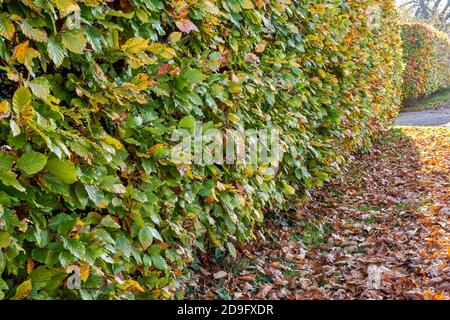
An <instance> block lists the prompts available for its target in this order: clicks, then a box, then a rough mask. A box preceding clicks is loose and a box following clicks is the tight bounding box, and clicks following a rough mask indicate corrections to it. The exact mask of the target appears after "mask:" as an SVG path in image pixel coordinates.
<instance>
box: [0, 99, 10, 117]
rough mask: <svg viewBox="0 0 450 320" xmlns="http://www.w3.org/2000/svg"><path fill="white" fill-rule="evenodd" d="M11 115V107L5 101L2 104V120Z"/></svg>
mask: <svg viewBox="0 0 450 320" xmlns="http://www.w3.org/2000/svg"><path fill="white" fill-rule="evenodd" d="M10 113H11V106H10V104H9V102H8V101H6V100H3V101H2V102H0V119H2V118H6V117H8V116H9V114H10Z"/></svg>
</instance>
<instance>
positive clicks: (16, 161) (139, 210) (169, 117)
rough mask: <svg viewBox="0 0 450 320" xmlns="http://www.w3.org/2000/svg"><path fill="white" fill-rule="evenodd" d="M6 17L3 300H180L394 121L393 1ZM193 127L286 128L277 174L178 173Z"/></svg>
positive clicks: (132, 1) (241, 169) (123, 6)
mask: <svg viewBox="0 0 450 320" xmlns="http://www.w3.org/2000/svg"><path fill="white" fill-rule="evenodd" d="M0 3H1V6H2V13H1V15H0V56H1V62H2V64H1V65H2V66H1V67H0V69H1V71H0V75H1V77H2V86H3V89H2V95H3V97H2V99H0V101H1V102H0V274H1V278H0V295H1V296H2V297H4V298H15V299H22V298H28V299H47V298H61V297H65V298H84V299H92V298H97V299H100V298H101V299H113V298H122V299H134V298H137V299H149V298H171V297H174V296H176V297H180V296H182V294H183V291H184V285H183V283H184V279H185V278H186V277H187V276H188V273H189V272H188V270H189V268H187V266H188V265H189V264H191V263H194V264H195V263H196V261H197V260H196V253H197V252H198V251H199V250H207V249H208V248H219V249H223V250H226V251H229V252H230V254H232V255H234V254H235V247H234V245H233V243H236V242H240V241H244V240H247V239H250V238H252V237H253V229H254V226H255V225H257V224H258V223H260V222H261V221H262V220H263V216H264V214H265V213H266V212H267V210H276V209H283V210H289V209H290V208H293V207H294V206H295V204H296V203H298V202H300V201H302V200H303V199H304V198H305V197H306V196H307V195H308V194H309V190H311V189H312V188H313V187H315V186H317V185H320V184H321V183H322V182H323V181H325V180H326V179H327V178H328V177H329V175H330V174H332V173H335V172H336V171H337V170H338V168H339V166H340V164H341V163H343V162H344V161H345V159H346V158H347V156H348V155H349V153H350V152H352V151H354V150H357V149H360V148H364V147H368V146H370V142H371V140H372V139H373V138H374V137H376V136H378V135H379V134H380V133H381V132H383V131H384V130H385V129H387V128H388V127H389V126H390V124H391V122H392V120H393V118H394V117H395V116H396V114H397V112H398V106H399V103H400V84H401V72H402V70H401V61H400V59H401V58H400V37H399V33H398V30H397V23H396V13H395V7H394V4H393V1H391V0H386V1H375V0H365V1H361V0H358V1H356V0H355V1H345V2H344V1H337V0H320V1H317V0H315V1H309V0H305V1H291V0H282V1H280V0H273V1H269V0H224V1H214V0H209V1H203V0H189V1H186V2H185V1H172V2H171V1H161V0H121V1H105V0H85V1H74V0H50V1H25V0H24V1H8V0H3V1H0ZM372 6H380V8H381V12H380V14H381V24H380V25H377V24H376V22H377V19H372V18H371V17H373V15H372V16H371V15H369V14H368V12H369V11H371V10H372V9H373V7H372ZM193 120H198V121H203V123H207V124H208V126H210V127H215V128H245V129H249V128H269V129H270V128H275V129H278V130H279V131H280V132H281V138H282V140H283V148H284V151H285V154H284V158H283V161H282V163H281V164H280V167H279V171H278V173H277V175H276V176H275V177H274V176H267V175H262V174H261V171H260V170H259V168H261V167H264V165H265V164H264V163H261V164H260V165H261V167H259V168H256V167H252V166H250V165H248V166H244V165H237V166H235V165H209V166H200V165H190V166H187V167H182V168H180V167H177V165H176V164H174V163H173V162H171V158H170V157H169V153H170V150H171V148H172V147H173V145H174V143H173V142H172V141H171V140H170V136H171V134H172V132H173V131H174V130H175V129H176V128H177V127H189V126H190V125H191V124H192V121H193ZM186 124H189V126H187V125H186ZM74 267H77V268H79V270H80V276H81V289H77V288H75V289H68V287H67V281H66V280H67V279H68V272H70V270H73V269H74ZM72 279H73V278H72Z"/></svg>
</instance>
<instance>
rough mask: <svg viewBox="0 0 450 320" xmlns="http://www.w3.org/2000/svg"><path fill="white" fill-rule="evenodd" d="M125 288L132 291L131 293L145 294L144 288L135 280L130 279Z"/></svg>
mask: <svg viewBox="0 0 450 320" xmlns="http://www.w3.org/2000/svg"><path fill="white" fill-rule="evenodd" d="M124 283H125V286H126V287H125V288H126V290H130V291H139V292H144V291H145V290H144V288H142V286H141V285H140V284H139V283H138V282H137V281H135V280H133V279H129V280H125V281H124Z"/></svg>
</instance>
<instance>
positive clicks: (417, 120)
mask: <svg viewBox="0 0 450 320" xmlns="http://www.w3.org/2000/svg"><path fill="white" fill-rule="evenodd" d="M395 124H396V125H399V126H439V127H450V107H445V108H442V109H435V110H423V111H408V112H401V113H400V115H399V116H398V119H397V121H396V122H395Z"/></svg>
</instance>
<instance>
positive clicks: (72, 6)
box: [52, 0, 80, 17]
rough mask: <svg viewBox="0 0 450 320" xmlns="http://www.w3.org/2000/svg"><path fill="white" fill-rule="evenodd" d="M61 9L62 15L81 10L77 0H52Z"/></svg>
mask: <svg viewBox="0 0 450 320" xmlns="http://www.w3.org/2000/svg"><path fill="white" fill-rule="evenodd" d="M52 1H53V2H54V3H55V5H56V7H57V8H58V10H59V14H60V15H61V17H65V16H66V15H68V14H69V13H71V12H75V11H79V10H80V7H79V6H78V4H77V3H76V2H75V0H52Z"/></svg>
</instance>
